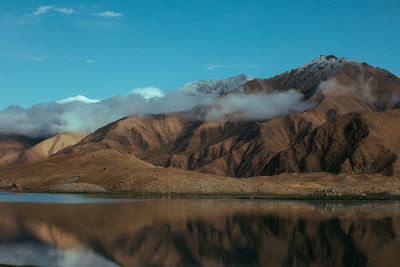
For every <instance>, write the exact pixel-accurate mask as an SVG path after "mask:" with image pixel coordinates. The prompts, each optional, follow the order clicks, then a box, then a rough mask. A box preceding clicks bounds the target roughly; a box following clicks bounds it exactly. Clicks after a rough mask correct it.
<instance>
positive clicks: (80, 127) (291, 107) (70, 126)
mask: <svg viewBox="0 0 400 267" xmlns="http://www.w3.org/2000/svg"><path fill="white" fill-rule="evenodd" d="M161 95H162V92H161V90H159V89H157V88H154V87H148V88H139V89H134V90H133V92H132V93H129V94H127V95H117V96H114V97H110V98H107V99H104V100H101V101H99V102H97V103H95V102H94V101H97V100H95V99H87V98H84V97H83V96H77V97H73V98H70V99H67V100H64V101H62V103H57V102H52V103H48V104H38V105H35V106H32V107H31V108H27V109H24V108H21V107H19V106H10V107H9V108H7V109H5V110H3V111H0V132H1V133H5V134H22V135H26V136H30V137H46V136H51V135H55V134H57V133H61V132H66V131H75V132H81V133H84V134H88V133H90V132H93V131H94V130H96V129H98V128H100V127H103V126H105V125H107V124H108V123H111V122H113V121H116V120H118V119H121V118H123V117H126V116H130V115H134V114H135V115H141V114H160V113H168V112H183V111H188V110H191V109H193V108H194V107H196V106H208V107H210V108H209V109H207V110H208V111H207V113H206V114H202V113H195V114H194V113H193V114H191V115H192V116H194V117H193V119H198V120H242V119H245V120H267V119H271V118H274V117H276V116H282V115H285V114H287V113H289V112H292V111H298V112H300V111H303V110H305V109H307V108H310V107H311V106H312V105H310V104H306V103H304V102H303V101H302V98H303V95H302V94H300V93H298V92H295V91H287V92H281V93H271V94H262V95H260V94H253V95H228V96H225V97H216V96H193V95H185V94H182V93H179V92H176V91H172V92H170V93H167V94H165V96H161ZM72 100H73V101H72ZM82 100H83V101H82Z"/></svg>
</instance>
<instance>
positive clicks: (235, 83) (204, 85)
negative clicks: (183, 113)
mask: <svg viewBox="0 0 400 267" xmlns="http://www.w3.org/2000/svg"><path fill="white" fill-rule="evenodd" d="M251 80H254V78H252V77H250V76H248V75H244V74H241V75H237V76H234V77H231V78H227V79H222V80H201V81H197V82H190V83H187V84H185V85H183V86H182V87H181V88H179V89H178V90H177V92H178V93H181V94H188V95H195V96H219V95H222V94H225V93H227V92H230V91H233V90H235V89H238V88H239V87H241V86H242V85H244V84H245V83H247V82H248V81H251Z"/></svg>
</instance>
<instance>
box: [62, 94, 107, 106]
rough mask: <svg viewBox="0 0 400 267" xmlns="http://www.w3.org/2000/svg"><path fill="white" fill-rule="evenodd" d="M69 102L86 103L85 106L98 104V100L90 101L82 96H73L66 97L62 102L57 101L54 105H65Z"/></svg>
mask: <svg viewBox="0 0 400 267" xmlns="http://www.w3.org/2000/svg"><path fill="white" fill-rule="evenodd" d="M71 102H82V103H86V104H94V103H97V102H100V100H98V99H90V98H87V97H86V96H83V95H77V96H73V97H68V98H66V99H63V100H59V101H57V102H56V103H57V104H67V103H71Z"/></svg>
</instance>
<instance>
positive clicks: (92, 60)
mask: <svg viewBox="0 0 400 267" xmlns="http://www.w3.org/2000/svg"><path fill="white" fill-rule="evenodd" d="M85 62H86V63H88V64H92V63H94V62H95V61H94V59H88V60H86V61H85Z"/></svg>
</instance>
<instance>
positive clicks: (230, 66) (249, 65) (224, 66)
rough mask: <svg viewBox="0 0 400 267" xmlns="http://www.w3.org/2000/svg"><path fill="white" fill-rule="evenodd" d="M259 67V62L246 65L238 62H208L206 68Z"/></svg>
mask: <svg viewBox="0 0 400 267" xmlns="http://www.w3.org/2000/svg"><path fill="white" fill-rule="evenodd" d="M258 67H260V64H247V65H244V64H242V65H240V64H215V63H210V64H208V65H207V69H208V70H214V69H217V68H220V69H232V68H248V69H254V68H258Z"/></svg>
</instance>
